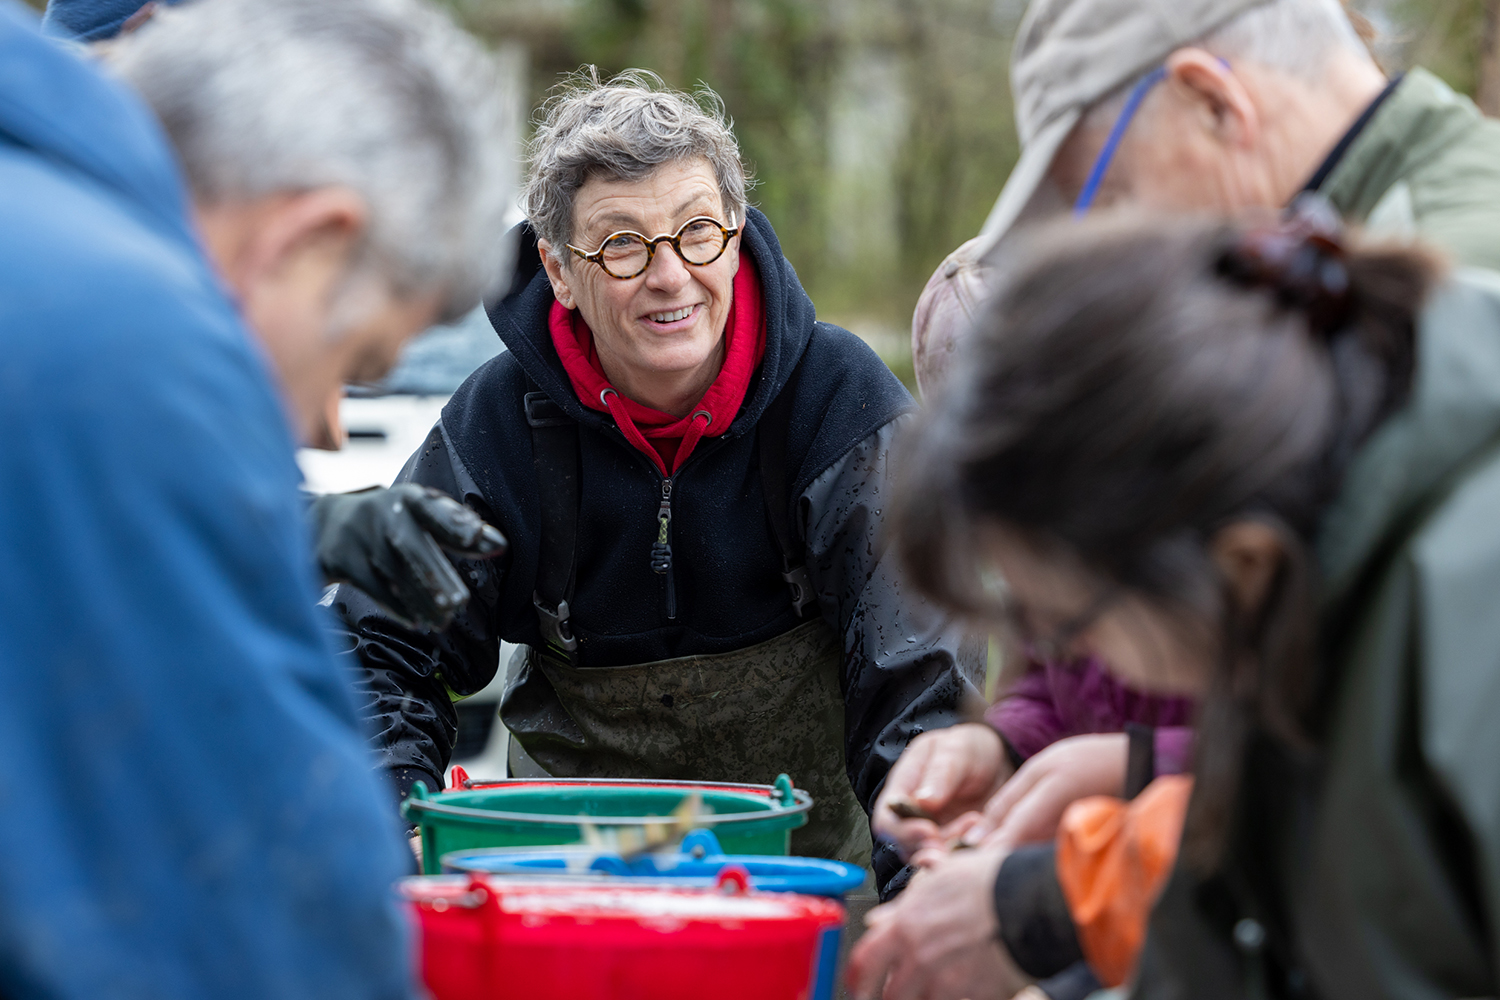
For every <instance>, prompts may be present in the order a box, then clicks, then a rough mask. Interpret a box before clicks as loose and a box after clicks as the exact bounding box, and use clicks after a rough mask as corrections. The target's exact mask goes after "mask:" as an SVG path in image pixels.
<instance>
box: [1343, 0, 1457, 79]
mask: <svg viewBox="0 0 1500 1000" xmlns="http://www.w3.org/2000/svg"><path fill="white" fill-rule="evenodd" d="M1485 4H1486V0H1390V2H1388V3H1383V4H1377V3H1370V4H1362V5H1361V6H1368V7H1372V8H1373V10H1372V11H1371V19H1372V20H1373V21H1375V23H1376V24H1377V25H1378V26H1380V27H1382V28H1383V29H1384V31H1383V35H1384V38H1383V45H1382V46H1381V49H1382V51H1381V55H1382V56H1383V57H1385V61H1386V62H1388V63H1391V64H1392V68H1397V69H1400V68H1405V67H1406V66H1425V67H1427V68H1428V69H1430V70H1432V71H1433V72H1434V73H1436V74H1437V75H1438V76H1440V77H1442V78H1443V79H1444V80H1446V81H1447V82H1448V83H1449V84H1450V85H1451V86H1452V87H1453V88H1454V89H1456V90H1458V91H1460V92H1462V93H1465V94H1469V95H1473V93H1474V91H1475V88H1476V87H1477V86H1478V83H1479V48H1480V38H1481V35H1482V34H1483V27H1484V8H1485ZM1382 15H1384V16H1383V17H1382Z"/></svg>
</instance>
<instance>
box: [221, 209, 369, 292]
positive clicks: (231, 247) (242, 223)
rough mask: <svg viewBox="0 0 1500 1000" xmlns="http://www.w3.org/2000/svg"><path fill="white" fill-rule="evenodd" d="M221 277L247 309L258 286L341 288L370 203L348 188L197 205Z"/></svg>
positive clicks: (366, 219)
mask: <svg viewBox="0 0 1500 1000" xmlns="http://www.w3.org/2000/svg"><path fill="white" fill-rule="evenodd" d="M195 215H196V217H197V220H198V224H199V228H200V230H201V231H202V233H203V238H204V242H205V243H206V244H207V249H208V252H209V256H210V257H211V258H212V259H213V261H214V264H215V266H216V268H217V269H218V271H219V275H220V276H221V277H222V278H223V279H224V280H225V281H226V282H227V283H228V284H229V286H230V287H231V288H232V289H234V291H235V292H236V293H237V295H238V297H239V298H240V300H241V303H242V304H243V305H245V306H246V307H249V306H250V304H251V303H250V301H249V300H251V299H253V298H255V297H256V289H257V288H258V287H261V286H266V285H270V286H284V285H298V286H305V285H306V284H307V283H309V282H314V281H315V282H318V283H320V284H321V283H328V284H332V283H336V282H337V280H339V278H341V276H342V275H343V274H344V273H345V272H346V271H347V270H348V267H349V265H350V264H351V263H353V261H354V258H355V256H356V254H357V252H358V250H359V248H360V245H361V243H362V242H363V240H364V237H365V233H366V230H367V228H368V225H369V221H368V219H369V211H368V208H367V207H366V205H365V201H364V199H363V198H361V197H360V196H359V195H358V194H356V193H355V192H354V191H352V190H350V189H349V188H345V187H323V188H314V189H313V190H311V191H300V192H288V193H281V194H274V195H268V196H266V197H264V198H257V199H254V200H248V201H226V202H219V203H215V204H208V205H198V206H196V210H195Z"/></svg>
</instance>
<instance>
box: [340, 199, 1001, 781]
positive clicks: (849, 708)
mask: <svg viewBox="0 0 1500 1000" xmlns="http://www.w3.org/2000/svg"><path fill="white" fill-rule="evenodd" d="M741 253H742V254H744V255H748V256H749V258H750V259H751V260H752V261H753V262H754V265H755V267H756V269H757V270H758V272H759V274H760V275H761V287H762V293H763V302H764V308H765V315H766V325H767V329H766V345H765V356H764V359H763V361H762V363H761V365H760V367H759V369H758V370H757V372H756V374H755V376H754V377H753V379H752V381H751V385H750V389H749V392H748V394H747V396H746V401H745V403H744V404H743V405H742V406H741V408H740V411H739V413H738V415H737V416H736V417H735V419H734V422H733V424H732V425H731V427H730V429H729V431H728V432H727V433H725V434H723V435H721V436H718V437H705V438H703V439H702V440H701V441H700V442H699V443H698V445H697V447H696V449H695V450H694V451H693V453H692V456H691V458H690V459H689V461H688V462H687V463H686V464H685V465H684V466H683V467H682V468H681V469H680V470H679V471H678V472H677V473H676V475H675V476H674V483H675V485H674V488H673V494H672V496H673V521H672V530H673V533H674V541H673V550H674V568H675V569H674V571H675V572H676V574H677V575H676V594H677V603H678V613H677V617H676V618H675V619H669V618H668V616H667V610H666V600H665V590H664V579H663V577H662V576H661V575H659V574H657V573H655V572H654V571H653V570H652V568H651V565H650V552H651V547H652V543H653V541H654V540H655V538H656V530H657V521H656V514H657V510H658V505H659V502H660V498H661V485H662V481H661V476H660V474H659V473H658V471H657V470H656V468H655V467H654V465H653V463H651V462H650V461H648V460H647V458H646V457H645V456H644V455H642V454H640V453H639V452H638V451H637V450H636V449H635V448H634V447H632V446H631V445H630V443H629V442H628V441H626V439H625V437H624V436H623V434H622V433H621V432H620V430H619V429H618V428H617V427H616V426H615V424H614V422H613V420H612V419H611V418H610V417H609V416H608V415H607V414H603V413H599V412H597V411H595V410H592V409H589V408H586V407H584V406H583V405H582V404H581V403H580V402H579V400H578V398H577V396H576V395H575V394H574V392H573V390H572V388H571V386H570V384H569V382H568V378H567V374H566V372H565V371H564V370H563V367H562V365H561V363H560V361H559V360H558V357H557V353H556V351H555V349H554V348H553V346H552V342H551V338H550V336H549V334H548V327H547V316H548V311H549V310H550V309H551V307H552V303H553V296H552V290H551V287H550V285H549V284H548V282H547V280H546V276H545V274H543V273H542V272H541V270H540V266H539V261H538V259H537V255H536V250H535V244H534V240H531V239H527V240H525V241H523V249H522V251H521V258H520V271H521V273H520V274H519V276H518V281H517V282H516V283H515V284H513V285H512V287H513V288H519V289H520V291H518V292H516V293H513V294H512V295H511V296H510V297H509V298H507V299H506V300H504V301H502V302H501V303H499V304H498V305H497V306H495V307H494V308H492V310H491V313H490V316H491V320H492V321H493V322H494V324H495V327H496V329H497V330H498V332H499V334H500V337H501V339H502V340H504V341H505V343H506V345H507V346H508V347H509V351H508V352H507V353H505V354H502V355H500V356H499V357H497V358H495V359H494V360H493V361H491V362H490V363H489V364H487V365H486V366H484V367H483V368H481V369H479V371H477V372H476V373H475V374H474V375H473V376H472V377H471V378H470V379H469V380H468V381H467V382H466V383H465V384H464V385H463V386H462V387H461V388H460V389H459V391H458V392H457V393H456V394H455V395H454V397H453V399H452V400H451V401H450V402H449V403H448V405H447V406H446V407H445V409H444V411H443V416H442V419H441V421H440V422H439V424H438V426H437V427H436V428H434V430H433V432H432V434H431V435H430V436H429V438H428V440H427V443H426V444H425V445H424V446H423V448H422V449H421V451H419V452H418V453H417V454H416V455H414V456H413V457H412V459H411V461H410V463H409V464H408V465H407V468H406V470H405V471H404V472H403V473H402V478H403V479H406V480H410V481H413V482H418V483H423V484H426V485H431V486H435V487H437V488H439V489H442V490H445V491H448V492H449V493H451V494H452V495H453V496H455V497H458V498H460V499H461V500H462V501H463V502H464V503H467V504H469V505H470V506H472V507H473V508H474V509H475V510H476V511H478V512H479V513H480V514H481V515H483V516H484V517H485V519H486V520H489V521H490V522H491V523H493V524H495V525H497V526H498V527H500V529H501V530H502V531H504V532H505V534H506V536H507V537H508V538H509V539H510V543H511V548H510V552H509V554H508V555H507V556H506V557H505V558H504V560H503V561H500V562H498V563H483V564H471V563H461V564H460V571H461V572H462V573H463V574H465V578H466V579H467V580H468V581H469V586H470V590H471V591H473V592H474V595H475V597H474V600H473V601H472V603H471V604H470V606H469V607H468V609H467V610H466V611H465V612H464V613H463V614H461V615H460V616H459V618H458V620H457V621H456V622H455V623H454V625H453V626H452V627H450V628H449V629H448V630H447V631H446V632H444V633H442V634H431V633H426V632H419V631H414V630H412V629H409V628H404V627H402V626H401V625H399V624H398V623H396V622H394V621H392V620H391V619H390V618H389V617H388V616H387V615H385V614H384V613H383V612H382V611H381V610H380V608H379V607H378V606H377V605H375V604H374V603H373V602H371V601H369V600H368V598H366V597H364V595H362V594H359V593H358V592H357V591H354V590H353V589H352V588H349V587H340V588H339V591H338V593H337V595H336V597H335V601H334V603H335V606H336V607H337V608H339V609H340V611H341V612H342V614H343V616H344V618H345V620H346V621H347V622H349V623H350V625H351V626H352V631H353V633H354V636H355V645H356V648H357V653H358V659H359V665H358V670H359V672H360V675H361V678H362V680H361V686H362V688H363V690H364V691H365V692H366V695H365V696H366V699H367V701H366V705H367V707H366V711H367V713H368V715H369V717H370V718H371V719H373V720H374V723H373V724H374V727H375V729H376V745H377V747H378V748H379V749H380V751H381V753H382V754H383V755H384V759H385V762H386V764H387V766H389V767H391V768H394V769H396V770H397V772H398V775H399V776H400V777H402V778H404V780H405V781H406V782H408V783H409V782H410V781H412V780H414V779H415V778H418V777H420V778H423V780H425V781H427V782H428V783H429V784H433V783H435V782H437V780H438V776H439V775H440V774H441V773H442V771H443V768H444V767H445V765H446V763H447V761H448V757H449V754H450V752H451V748H452V746H453V740H454V734H455V726H456V716H455V711H454V708H453V697H454V696H462V695H467V694H470V693H473V692H475V691H478V690H479V689H480V688H481V687H483V686H484V685H485V684H486V683H488V682H489V681H490V680H491V679H492V678H493V677H494V675H495V671H496V667H497V658H498V654H499V643H500V641H501V640H502V639H503V640H505V641H508V642H513V643H518V644H523V645H527V646H533V647H535V646H538V645H540V644H541V642H542V636H541V634H540V631H539V627H538V623H537V615H536V611H535V609H534V608H533V605H532V594H533V590H534V587H535V581H536V576H537V560H538V548H539V545H538V535H539V527H540V526H539V520H540V511H539V498H538V491H537V479H536V472H535V470H534V467H533V464H532V443H531V435H530V430H529V428H528V425H527V423H526V418H525V414H524V412H523V405H522V399H523V396H524V395H525V394H526V393H527V392H528V391H530V390H531V389H533V388H537V389H539V390H540V391H542V392H545V393H546V394H547V395H548V396H549V397H550V398H551V399H552V400H553V401H554V402H555V403H556V404H557V405H558V406H559V407H561V408H562V410H563V411H564V412H565V414H566V415H567V416H568V417H569V418H570V419H572V420H574V421H576V422H577V424H578V425H579V428H580V430H579V439H580V444H579V448H580V459H581V468H582V473H581V477H582V478H581V482H582V487H581V496H582V500H581V510H580V513H579V517H578V532H579V536H578V549H577V551H578V563H577V574H576V579H577V592H576V595H575V597H574V599H573V600H572V602H571V607H572V625H573V630H574V633H575V634H576V635H577V636H578V639H579V649H578V653H577V656H578V664H579V666H580V667H583V668H588V667H591V666H612V665H621V664H640V663H648V662H655V661H660V660H668V659H672V658H676V657H683V656H691V655H712V654H719V653H726V652H730V651H734V650H740V649H744V648H746V647H749V646H753V645H755V644H757V643H761V642H764V641H766V640H768V639H771V638H773V637H776V636H780V635H784V634H785V633H787V632H789V631H790V630H792V629H793V628H795V627H797V625H798V624H799V619H798V618H797V617H796V615H795V614H794V612H793V609H792V604H791V600H790V594H789V591H788V588H787V585H786V583H785V582H784V581H783V579H782V577H781V573H782V562H781V551H780V549H779V548H778V546H777V543H776V539H775V536H774V534H773V532H772V529H771V525H770V523H769V521H768V518H767V515H766V507H765V499H764V493H763V489H762V485H761V480H760V460H759V452H758V447H757V435H756V426H757V422H758V421H759V420H760V418H761V417H762V415H763V414H764V413H765V412H766V409H767V407H768V406H769V405H770V403H771V402H772V400H773V399H774V398H775V397H776V396H777V395H778V394H779V393H792V394H793V397H792V398H793V401H794V402H793V405H792V406H791V410H790V429H789V433H788V451H787V457H786V463H787V469H788V476H789V479H790V480H791V482H790V484H789V488H788V491H787V495H788V496H789V497H791V498H793V499H792V502H793V505H794V508H795V510H794V511H793V517H792V524H793V525H794V527H795V529H796V530H797V531H799V532H800V533H801V536H802V538H803V539H804V540H805V543H806V549H807V557H808V570H809V573H810V574H811V577H812V582H813V584H814V587H815V589H816V591H817V597H818V602H817V609H818V612H819V613H821V615H822V617H823V618H824V619H825V620H826V621H827V622H828V623H829V625H830V626H832V627H833V629H834V630H835V632H836V633H837V634H838V636H839V637H840V638H841V641H842V643H843V659H844V664H843V671H842V678H841V684H842V688H843V691H844V698H845V713H846V715H845V720H846V729H845V733H846V742H847V757H846V764H847V772H848V777H849V780H850V782H851V783H852V785H853V788H854V791H855V793H856V794H857V796H858V797H859V800H860V801H861V803H863V804H864V805H865V806H866V808H868V806H869V804H870V802H871V801H872V799H873V798H874V796H875V795H876V793H877V792H878V790H879V787H880V785H881V783H882V781H883V780H884V778H885V775H886V772H887V771H888V770H889V768H890V766H891V764H892V763H893V762H894V761H895V759H896V757H897V756H899V754H900V753H901V751H902V749H904V747H905V746H906V743H907V742H908V740H909V739H910V738H911V737H912V736H913V735H915V734H916V733H918V732H921V731H924V730H926V729H933V728H939V727H942V726H947V725H951V724H953V723H954V722H956V721H957V720H958V709H959V705H960V702H961V701H962V700H963V699H965V698H966V697H974V691H973V688H972V687H971V686H970V685H969V684H968V682H967V681H966V680H965V679H964V676H963V675H962V674H961V672H960V669H959V663H958V653H959V636H958V635H957V634H956V633H955V632H954V631H953V630H952V629H951V628H950V627H949V626H948V625H947V623H945V622H944V621H943V620H942V619H941V618H939V617H938V616H937V615H936V613H935V612H934V611H932V610H931V609H930V607H929V606H927V605H925V604H924V603H923V602H922V601H920V600H919V599H918V598H917V597H916V596H915V595H914V594H913V593H911V592H910V591H908V590H906V589H904V588H903V586H902V583H901V580H900V578H899V577H898V576H897V574H896V572H895V570H894V566H893V563H894V556H892V555H887V553H886V550H885V547H884V545H883V544H882V539H881V537H880V524H881V506H882V493H883V491H884V489H885V482H886V479H887V476H888V474H889V469H888V465H887V458H888V455H889V451H890V447H891V442H892V440H893V439H894V436H895V434H896V432H897V430H898V427H899V426H900V425H901V423H902V422H903V420H904V419H905V418H904V417H903V415H904V414H906V413H908V411H910V410H911V409H912V407H913V403H912V400H911V397H910V396H909V395H908V394H907V392H906V390H905V389H904V388H903V387H902V386H901V384H900V383H899V382H898V381H897V380H896V379H895V377H894V376H893V375H892V374H891V373H890V370H889V369H888V368H887V367H886V366H885V365H884V364H883V363H882V362H881V361H880V359H879V358H878V357H876V355H875V354H874V353H873V352H872V351H871V350H870V349H869V348H868V347H867V346H866V345H865V344H864V343H863V342H862V341H860V340H859V339H858V338H856V337H855V336H853V335H852V334H850V333H848V332H847V331H845V330H841V329H839V328H838V327H835V326H831V325H829V324H826V323H820V322H818V321H817V319H816V316H815V314H814V310H813V305H812V302H811V301H810V300H809V299H808V297H807V295H806V293H805V292H804V291H803V290H802V287H801V285H800V283H799V282H798V281H797V277H796V274H795V273H794V272H793V270H792V267H791V265H790V264H789V263H788V262H787V261H786V259H785V258H784V257H783V256H782V254H781V248H780V246H779V244H778V243H777V241H776V236H775V234H774V233H773V232H772V230H771V227H770V225H769V223H768V222H767V221H766V218H765V216H763V215H761V214H760V213H759V212H756V211H754V210H751V212H750V213H749V218H748V220H747V222H746V226H745V232H744V238H743V243H742V247H741ZM975 652H976V653H978V652H979V651H977V650H976V651H975ZM976 659H977V657H976ZM512 702H516V703H525V704H527V705H528V706H530V707H532V708H533V709H535V707H536V706H538V705H546V704H557V711H558V713H559V725H563V724H564V722H563V719H564V718H565V716H564V715H563V714H562V713H563V709H562V706H561V705H560V704H558V703H557V698H556V695H555V693H553V692H552V691H551V690H550V688H549V687H548V685H547V682H546V679H545V678H544V677H542V676H541V674H540V673H539V672H536V671H531V672H527V673H525V674H523V675H522V678H521V681H520V682H519V684H518V685H513V686H512V689H511V690H509V691H508V692H507V695H506V704H511V703H512ZM503 718H504V711H503V710H502V719H503ZM767 739H768V740H769V739H774V734H769V733H768V734H767ZM703 777H705V778H712V777H714V776H713V775H704V776H703Z"/></svg>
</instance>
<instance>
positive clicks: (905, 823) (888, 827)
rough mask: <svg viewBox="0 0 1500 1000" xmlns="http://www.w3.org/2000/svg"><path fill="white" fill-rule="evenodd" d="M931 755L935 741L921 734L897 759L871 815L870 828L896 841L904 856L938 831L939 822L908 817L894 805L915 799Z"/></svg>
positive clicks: (879, 835)
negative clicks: (914, 794) (894, 808)
mask: <svg viewBox="0 0 1500 1000" xmlns="http://www.w3.org/2000/svg"><path fill="white" fill-rule="evenodd" d="M931 756H932V741H931V740H924V739H922V737H920V736H919V737H917V738H916V739H915V740H913V741H912V742H911V745H909V746H908V747H907V748H906V752H905V753H903V754H902V755H901V756H900V757H899V758H897V759H896V764H895V766H894V767H892V768H891V773H890V774H889V775H888V776H887V777H886V779H885V787H884V788H882V789H881V791H880V797H879V799H877V800H876V802H875V809H874V811H873V812H872V813H871V815H870V827H871V829H872V830H873V831H874V833H875V836H877V837H879V838H880V839H881V840H886V841H890V842H891V843H893V844H895V845H896V848H897V850H898V851H900V853H901V854H902V855H903V856H905V855H906V854H908V853H909V852H911V851H914V850H916V849H917V846H918V845H920V844H921V843H922V841H924V840H926V839H927V838H929V837H931V836H933V835H934V834H936V833H937V824H936V823H934V822H932V821H931V820H928V819H915V818H904V817H901V816H898V815H896V813H895V811H894V810H892V808H891V803H892V802H894V801H897V800H902V799H906V800H910V799H911V798H912V795H913V792H914V791H915V789H916V786H917V785H918V784H919V783H921V781H922V780H923V778H922V772H923V770H924V769H925V768H926V766H927V760H928V758H929V757H931Z"/></svg>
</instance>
